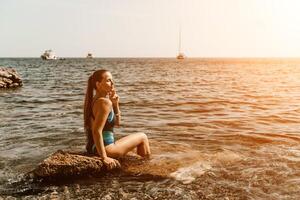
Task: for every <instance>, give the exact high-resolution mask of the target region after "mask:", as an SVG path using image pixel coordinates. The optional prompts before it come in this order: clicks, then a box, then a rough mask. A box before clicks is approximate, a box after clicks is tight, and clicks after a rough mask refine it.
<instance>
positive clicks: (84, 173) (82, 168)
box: [27, 150, 159, 181]
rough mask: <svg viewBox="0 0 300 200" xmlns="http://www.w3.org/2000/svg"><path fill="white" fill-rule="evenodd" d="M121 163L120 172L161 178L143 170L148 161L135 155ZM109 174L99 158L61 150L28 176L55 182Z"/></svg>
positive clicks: (130, 155)
mask: <svg viewBox="0 0 300 200" xmlns="http://www.w3.org/2000/svg"><path fill="white" fill-rule="evenodd" d="M119 161H120V163H121V169H120V170H122V171H123V172H125V173H130V174H147V175H151V176H159V174H156V173H153V172H152V171H151V170H143V169H147V168H146V166H147V165H148V160H145V159H143V158H141V157H139V156H136V155H134V154H129V155H127V156H125V157H123V158H122V159H119ZM107 172H108V170H107V168H106V166H105V165H104V164H103V162H102V159H101V158H100V157H98V156H93V155H87V154H86V153H83V152H67V151H62V150H59V151H57V152H55V153H54V154H52V155H50V156H49V157H48V158H46V159H45V160H43V161H42V162H41V163H40V164H39V165H38V166H37V168H35V169H34V170H33V171H31V172H30V173H29V174H27V175H29V177H30V178H33V179H43V180H46V181H48V180H50V181H52V180H54V181H55V180H61V179H64V178H78V177H89V176H101V175H103V174H104V173H107Z"/></svg>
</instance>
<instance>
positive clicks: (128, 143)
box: [105, 133, 147, 157]
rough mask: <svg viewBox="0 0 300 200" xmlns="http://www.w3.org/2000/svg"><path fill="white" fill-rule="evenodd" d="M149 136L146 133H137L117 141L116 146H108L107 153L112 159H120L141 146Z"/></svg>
mask: <svg viewBox="0 0 300 200" xmlns="http://www.w3.org/2000/svg"><path fill="white" fill-rule="evenodd" d="M145 139H147V136H146V135H145V134H144V133H135V134H131V135H128V136H125V137H123V138H121V139H119V140H117V141H116V142H115V143H114V144H111V145H108V146H106V148H105V149H106V153H107V154H108V156H111V157H120V156H123V155H125V154H126V153H128V152H129V151H131V150H132V149H134V148H135V147H137V146H138V145H139V144H141V143H142V142H143V141H144V140H145Z"/></svg>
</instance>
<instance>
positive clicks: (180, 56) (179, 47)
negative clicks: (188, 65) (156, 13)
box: [176, 27, 186, 60]
mask: <svg viewBox="0 0 300 200" xmlns="http://www.w3.org/2000/svg"><path fill="white" fill-rule="evenodd" d="M176 58H177V59H178V60H182V59H185V58H186V56H185V55H184V53H182V51H181V27H180V28H179V45H178V54H177V56H176Z"/></svg>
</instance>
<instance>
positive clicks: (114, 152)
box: [84, 70, 150, 169]
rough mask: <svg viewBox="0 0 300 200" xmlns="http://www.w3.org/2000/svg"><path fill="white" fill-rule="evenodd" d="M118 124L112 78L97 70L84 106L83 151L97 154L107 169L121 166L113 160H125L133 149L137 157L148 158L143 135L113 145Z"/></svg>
mask: <svg viewBox="0 0 300 200" xmlns="http://www.w3.org/2000/svg"><path fill="white" fill-rule="evenodd" d="M94 91H96V93H95V95H94ZM120 120H121V112H120V109H119V96H118V95H117V94H116V90H115V88H114V82H113V79H112V75H111V73H110V72H109V71H107V70H97V71H95V72H94V73H93V74H92V75H91V76H90V77H89V80H88V86H87V90H86V95H85V102H84V127H85V131H86V134H87V145H86V149H87V151H88V153H90V154H98V155H99V156H100V157H101V158H102V159H103V162H104V164H105V165H106V166H107V167H108V168H109V169H112V168H114V167H117V166H120V163H119V162H118V161H117V160H116V159H115V158H118V157H122V156H124V155H125V154H127V153H128V152H129V151H131V150H133V149H134V148H135V147H136V148H137V154H138V155H140V156H142V157H149V156H150V146H149V141H148V138H147V135H146V134H144V133H136V134H131V135H128V136H126V137H123V138H121V139H119V140H117V141H115V138H114V131H113V128H114V126H115V125H117V126H119V125H120Z"/></svg>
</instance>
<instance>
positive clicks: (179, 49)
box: [178, 25, 181, 53]
mask: <svg viewBox="0 0 300 200" xmlns="http://www.w3.org/2000/svg"><path fill="white" fill-rule="evenodd" d="M180 52H181V25H180V26H179V46H178V53H180Z"/></svg>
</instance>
